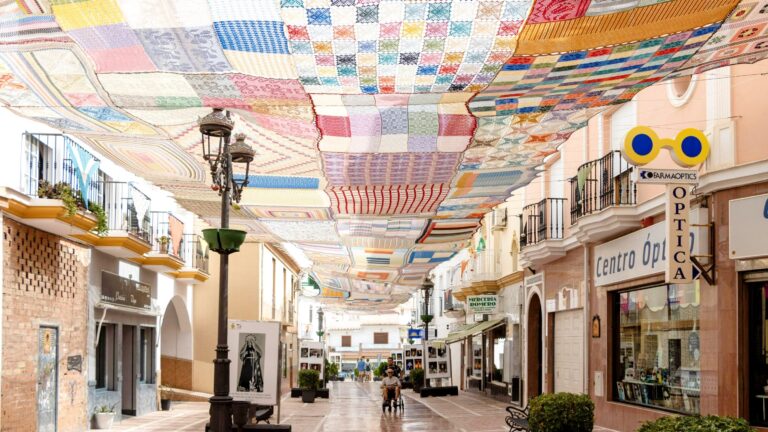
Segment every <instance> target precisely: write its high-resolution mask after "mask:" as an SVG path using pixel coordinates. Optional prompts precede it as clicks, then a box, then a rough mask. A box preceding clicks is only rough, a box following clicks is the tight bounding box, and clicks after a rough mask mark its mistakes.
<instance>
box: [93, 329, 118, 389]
mask: <svg viewBox="0 0 768 432" xmlns="http://www.w3.org/2000/svg"><path fill="white" fill-rule="evenodd" d="M96 331H97V332H98V333H99V335H98V338H99V340H98V343H97V344H96V388H97V389H103V390H115V389H116V387H115V325H114V324H103V325H102V326H101V331H99V328H98V326H96Z"/></svg>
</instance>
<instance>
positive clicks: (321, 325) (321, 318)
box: [317, 308, 325, 342]
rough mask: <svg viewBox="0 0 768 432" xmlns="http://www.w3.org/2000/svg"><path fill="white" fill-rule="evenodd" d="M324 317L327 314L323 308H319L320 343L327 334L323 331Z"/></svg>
mask: <svg viewBox="0 0 768 432" xmlns="http://www.w3.org/2000/svg"><path fill="white" fill-rule="evenodd" d="M324 316H325V312H323V308H317V338H318V339H317V340H318V341H320V342H322V341H323V335H324V334H325V331H324V330H323V317H324Z"/></svg>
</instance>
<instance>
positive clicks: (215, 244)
mask: <svg viewBox="0 0 768 432" xmlns="http://www.w3.org/2000/svg"><path fill="white" fill-rule="evenodd" d="M245 234H246V232H245V231H241V230H235V229H226V228H210V229H204V230H203V238H204V239H205V242H206V243H208V247H209V248H211V250H212V251H214V252H216V253H219V254H231V253H234V252H239V251H240V245H242V244H243V242H244V241H245Z"/></svg>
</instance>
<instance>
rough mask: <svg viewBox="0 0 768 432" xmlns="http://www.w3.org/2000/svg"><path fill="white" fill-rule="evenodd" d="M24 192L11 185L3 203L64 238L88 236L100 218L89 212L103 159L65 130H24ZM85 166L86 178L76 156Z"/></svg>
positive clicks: (9, 210)
mask: <svg viewBox="0 0 768 432" xmlns="http://www.w3.org/2000/svg"><path fill="white" fill-rule="evenodd" d="M21 153H22V164H23V165H22V169H21V183H20V187H19V189H20V192H17V191H13V190H11V189H6V190H5V192H4V193H3V194H2V198H1V199H0V206H2V207H4V209H5V211H6V212H7V213H8V214H10V215H12V216H13V217H15V218H18V219H20V220H23V222H24V223H25V224H27V225H30V226H33V227H35V228H38V229H40V230H43V231H47V232H50V233H52V234H56V235H60V236H63V237H70V238H77V236H80V235H88V234H89V233H90V232H91V230H93V229H95V228H96V227H97V226H98V217H97V216H96V214H94V213H93V212H90V211H88V208H89V207H90V204H92V200H93V197H94V196H95V190H96V188H97V185H96V184H95V178H96V177H97V176H98V175H99V171H98V168H97V167H98V164H99V160H98V159H97V158H96V157H94V156H93V155H92V154H91V153H89V152H88V151H86V150H85V149H84V148H82V147H81V146H80V145H79V144H77V143H76V142H75V141H73V140H72V139H70V138H69V137H67V136H64V135H61V134H35V133H24V134H22V149H21ZM75 157H77V160H79V161H80V163H81V164H85V165H86V167H87V168H90V171H89V170H88V169H84V170H85V171H87V174H88V175H87V176H85V177H83V176H81V173H80V170H79V169H77V168H76V167H77V166H78V165H77V163H75V161H74V159H73V158H75Z"/></svg>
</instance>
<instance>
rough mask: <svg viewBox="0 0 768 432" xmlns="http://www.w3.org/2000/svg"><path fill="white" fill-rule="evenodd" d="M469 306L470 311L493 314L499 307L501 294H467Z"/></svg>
mask: <svg viewBox="0 0 768 432" xmlns="http://www.w3.org/2000/svg"><path fill="white" fill-rule="evenodd" d="M467 306H468V307H469V310H470V312H472V313H476V314H492V313H496V312H497V311H498V309H499V296H497V295H491V294H483V295H474V296H467Z"/></svg>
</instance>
